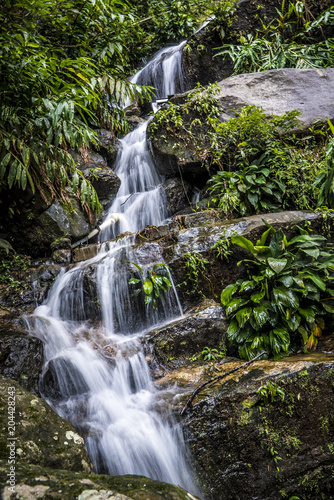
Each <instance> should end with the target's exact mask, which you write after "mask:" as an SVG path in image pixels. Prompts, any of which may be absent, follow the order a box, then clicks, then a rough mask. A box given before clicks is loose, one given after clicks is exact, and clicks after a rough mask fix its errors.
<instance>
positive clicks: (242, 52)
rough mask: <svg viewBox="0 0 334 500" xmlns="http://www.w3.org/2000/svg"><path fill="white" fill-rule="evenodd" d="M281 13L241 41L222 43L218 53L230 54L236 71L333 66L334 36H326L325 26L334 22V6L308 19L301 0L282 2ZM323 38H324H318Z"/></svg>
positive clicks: (225, 55)
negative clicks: (333, 37) (326, 37)
mask: <svg viewBox="0 0 334 500" xmlns="http://www.w3.org/2000/svg"><path fill="white" fill-rule="evenodd" d="M277 13H278V17H277V18H276V19H274V20H273V21H272V22H271V23H270V24H269V25H268V26H266V25H264V23H262V31H261V30H260V31H259V32H257V33H256V35H252V34H248V35H246V36H244V35H242V36H240V39H239V43H237V44H224V45H223V46H222V47H218V48H217V50H219V52H218V53H217V54H216V55H215V57H216V56H223V57H229V58H230V59H231V60H232V61H233V63H234V74H240V73H253V72H258V71H265V70H269V69H278V68H300V69H308V68H323V67H328V66H332V61H333V56H334V39H331V38H329V39H327V40H326V39H323V38H324V37H323V36H321V35H322V29H323V27H324V26H326V25H329V24H333V22H334V7H330V8H329V9H327V10H325V11H323V12H322V13H321V14H320V15H319V16H318V17H317V18H315V19H314V18H312V19H311V20H307V18H308V17H310V16H309V12H308V9H307V6H306V3H304V2H301V1H290V2H289V3H288V2H285V0H283V2H282V10H281V11H279V10H277ZM319 36H320V38H322V41H318V40H319Z"/></svg>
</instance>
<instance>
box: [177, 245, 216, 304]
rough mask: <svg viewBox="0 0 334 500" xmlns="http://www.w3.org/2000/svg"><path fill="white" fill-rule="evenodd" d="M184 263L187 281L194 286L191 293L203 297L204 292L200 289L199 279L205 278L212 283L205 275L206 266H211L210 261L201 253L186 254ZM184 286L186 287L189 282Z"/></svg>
mask: <svg viewBox="0 0 334 500" xmlns="http://www.w3.org/2000/svg"><path fill="white" fill-rule="evenodd" d="M183 262H184V265H183V269H185V270H186V276H187V280H189V281H190V282H191V283H192V285H193V287H192V290H191V293H195V292H198V293H200V295H203V292H202V291H201V290H199V289H198V287H199V278H200V277H201V276H204V278H206V279H207V280H208V281H209V282H210V280H209V278H208V277H207V276H206V275H205V271H206V266H207V265H208V264H209V261H208V260H207V259H205V258H204V257H203V256H202V255H201V254H200V252H193V253H190V252H186V253H185V254H184V256H183ZM182 284H184V285H186V284H187V281H185V282H184V283H182Z"/></svg>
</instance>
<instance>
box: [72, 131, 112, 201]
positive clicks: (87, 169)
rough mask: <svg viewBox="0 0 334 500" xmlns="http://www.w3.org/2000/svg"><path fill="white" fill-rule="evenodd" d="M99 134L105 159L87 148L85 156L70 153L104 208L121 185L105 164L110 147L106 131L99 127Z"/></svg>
mask: <svg viewBox="0 0 334 500" xmlns="http://www.w3.org/2000/svg"><path fill="white" fill-rule="evenodd" d="M110 134H111V132H110ZM100 136H101V138H102V139H104V144H105V146H103V149H102V151H103V152H104V153H105V155H106V159H105V158H103V157H102V156H101V155H100V154H98V153H96V152H94V151H90V150H88V152H87V156H86V157H85V158H82V156H81V155H80V154H79V153H77V152H72V153H71V155H72V157H73V159H74V160H75V162H76V163H77V164H78V167H79V169H80V170H81V171H82V172H83V174H84V176H85V178H86V179H88V180H90V182H91V183H92V185H93V187H94V189H95V190H96V192H97V195H98V197H99V199H100V202H101V203H102V205H103V206H104V208H106V207H107V206H109V205H110V203H111V202H112V200H113V199H114V197H115V195H116V193H117V191H118V189H119V187H120V185H121V181H120V179H119V177H117V175H116V174H114V172H113V171H112V170H111V168H110V167H109V166H108V164H107V161H108V160H107V157H108V149H107V148H108V147H111V144H109V142H110V139H109V138H108V131H107V130H104V129H101V130H100ZM105 136H106V137H105Z"/></svg>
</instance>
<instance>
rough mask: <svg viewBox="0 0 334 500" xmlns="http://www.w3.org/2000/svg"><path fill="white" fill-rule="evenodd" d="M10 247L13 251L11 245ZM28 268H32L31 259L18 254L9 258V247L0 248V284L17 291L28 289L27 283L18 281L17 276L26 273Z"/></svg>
mask: <svg viewBox="0 0 334 500" xmlns="http://www.w3.org/2000/svg"><path fill="white" fill-rule="evenodd" d="M1 241H5V240H1ZM0 246H1V245H0ZM9 246H10V249H11V250H12V248H11V245H10V244H9ZM5 252H6V253H5ZM28 266H30V260H29V257H27V256H25V255H20V254H17V253H16V252H14V253H13V254H12V255H11V256H10V257H9V256H8V251H7V247H4V248H0V284H4V285H10V286H11V287H12V288H14V289H15V290H22V289H26V288H28V285H26V283H25V281H21V280H19V279H17V277H18V276H17V275H18V274H20V273H21V272H22V271H26V270H27V268H28Z"/></svg>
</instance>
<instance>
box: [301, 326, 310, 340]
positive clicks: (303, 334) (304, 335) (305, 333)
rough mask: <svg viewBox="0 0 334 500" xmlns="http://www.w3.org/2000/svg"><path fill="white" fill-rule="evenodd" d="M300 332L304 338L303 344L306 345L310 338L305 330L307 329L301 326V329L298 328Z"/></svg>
mask: <svg viewBox="0 0 334 500" xmlns="http://www.w3.org/2000/svg"><path fill="white" fill-rule="evenodd" d="M298 332H299V333H300V334H301V336H302V337H303V342H304V344H306V342H307V339H308V336H309V334H308V332H307V330H305V328H304V327H303V326H300V327H299V328H298Z"/></svg>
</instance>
